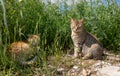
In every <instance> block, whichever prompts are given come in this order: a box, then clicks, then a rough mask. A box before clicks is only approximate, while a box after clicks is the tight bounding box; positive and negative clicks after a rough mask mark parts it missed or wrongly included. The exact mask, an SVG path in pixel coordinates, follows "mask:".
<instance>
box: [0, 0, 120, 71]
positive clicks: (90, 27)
mask: <svg viewBox="0 0 120 76" xmlns="http://www.w3.org/2000/svg"><path fill="white" fill-rule="evenodd" d="M4 4H5V10H6V11H7V12H6V19H7V22H6V23H7V25H8V28H6V27H5V25H4V19H3V16H4V15H3V13H4V12H3V10H2V5H1V4H0V6H1V7H0V9H1V10H0V40H1V41H0V51H3V52H0V67H1V65H3V66H8V65H9V64H12V65H10V66H9V67H13V65H14V64H13V62H9V58H7V56H6V55H5V52H6V51H7V50H6V48H7V46H8V45H9V44H10V43H11V42H14V41H19V40H26V38H27V35H28V34H39V35H40V39H41V41H40V46H39V47H40V54H39V57H40V59H41V60H38V64H39V65H40V66H41V65H43V66H45V67H43V69H45V70H46V72H47V70H48V69H46V68H47V66H46V65H44V64H43V63H45V64H47V59H48V56H50V55H53V56H56V55H57V54H62V52H63V51H66V49H68V48H71V46H73V44H72V40H71V31H70V18H76V19H80V18H82V17H84V18H85V29H86V30H87V31H89V32H90V33H92V34H94V35H95V36H97V37H98V38H99V39H100V41H101V42H102V44H103V46H104V48H107V49H110V50H113V52H120V25H119V24H120V7H119V5H118V4H117V3H116V2H113V3H110V2H109V1H108V5H104V4H102V2H99V0H97V1H96V3H93V2H90V3H88V2H86V1H84V2H80V3H77V4H76V5H71V6H68V5H67V3H66V2H64V9H62V7H61V8H60V7H58V4H55V3H54V4H51V3H50V2H48V3H43V2H42V1H40V0H22V1H21V2H18V1H17V0H14V1H13V0H5V1H4ZM59 5H62V3H61V4H59ZM43 61H45V62H43ZM16 66H17V65H16ZM5 68H7V67H5ZM5 68H4V69H5ZM10 71H11V69H10Z"/></svg>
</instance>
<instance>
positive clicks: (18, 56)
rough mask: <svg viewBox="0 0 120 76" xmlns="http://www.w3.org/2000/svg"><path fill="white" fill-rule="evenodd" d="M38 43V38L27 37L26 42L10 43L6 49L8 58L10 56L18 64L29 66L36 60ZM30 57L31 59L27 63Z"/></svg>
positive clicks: (35, 36) (33, 36)
mask: <svg viewBox="0 0 120 76" xmlns="http://www.w3.org/2000/svg"><path fill="white" fill-rule="evenodd" d="M39 41H40V38H39V36H37V35H29V37H28V42H23V41H18V42H13V43H11V44H10V46H9V47H8V51H9V54H10V56H11V55H12V57H13V58H14V60H15V61H19V62H20V64H31V63H32V62H33V60H35V58H36V53H37V52H38V44H39ZM31 57H33V58H32V59H31V60H30V61H27V59H29V58H31Z"/></svg>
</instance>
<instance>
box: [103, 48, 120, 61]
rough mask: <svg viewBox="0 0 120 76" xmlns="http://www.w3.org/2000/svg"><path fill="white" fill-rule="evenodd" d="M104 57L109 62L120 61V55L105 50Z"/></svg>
mask: <svg viewBox="0 0 120 76" xmlns="http://www.w3.org/2000/svg"><path fill="white" fill-rule="evenodd" d="M103 53H104V54H103V56H104V57H105V59H107V60H115V61H120V55H116V54H113V53H110V52H109V51H108V50H106V49H104V52H103Z"/></svg>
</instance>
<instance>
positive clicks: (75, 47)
mask: <svg viewBox="0 0 120 76" xmlns="http://www.w3.org/2000/svg"><path fill="white" fill-rule="evenodd" d="M80 51H81V48H80V47H79V45H75V46H74V56H73V58H77V57H79V53H80Z"/></svg>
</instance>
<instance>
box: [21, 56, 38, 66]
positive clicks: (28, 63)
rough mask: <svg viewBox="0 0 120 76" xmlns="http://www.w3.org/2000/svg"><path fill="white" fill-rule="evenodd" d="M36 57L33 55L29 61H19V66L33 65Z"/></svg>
mask: <svg viewBox="0 0 120 76" xmlns="http://www.w3.org/2000/svg"><path fill="white" fill-rule="evenodd" d="M37 57H38V56H37V55H35V56H34V57H32V58H30V59H28V60H26V61H20V64H21V65H31V64H33V63H34V62H35V61H36V60H37Z"/></svg>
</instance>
